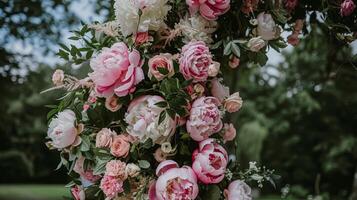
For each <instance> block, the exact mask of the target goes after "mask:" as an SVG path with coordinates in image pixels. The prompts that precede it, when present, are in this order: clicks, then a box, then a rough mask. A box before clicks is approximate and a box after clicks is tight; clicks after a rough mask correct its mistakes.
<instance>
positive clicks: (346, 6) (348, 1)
mask: <svg viewBox="0 0 357 200" xmlns="http://www.w3.org/2000/svg"><path fill="white" fill-rule="evenodd" d="M355 8H356V5H355V3H354V2H353V0H344V1H343V2H342V4H341V8H340V14H341V16H342V17H346V16H349V15H351V14H352V13H353V11H354V10H355Z"/></svg>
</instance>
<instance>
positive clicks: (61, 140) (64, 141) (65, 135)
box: [47, 109, 78, 149]
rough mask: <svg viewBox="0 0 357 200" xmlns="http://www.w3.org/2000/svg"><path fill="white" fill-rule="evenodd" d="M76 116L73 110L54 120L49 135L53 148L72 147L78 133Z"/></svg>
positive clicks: (63, 112)
mask: <svg viewBox="0 0 357 200" xmlns="http://www.w3.org/2000/svg"><path fill="white" fill-rule="evenodd" d="M75 120H76V115H75V113H74V112H73V111H72V110H69V109H67V110H64V111H62V112H60V113H58V115H57V117H56V118H54V119H52V121H51V123H50V125H49V127H48V131H47V135H48V137H49V138H50V139H51V140H52V146H53V147H55V148H58V149H62V148H65V147H68V146H70V145H72V144H73V143H74V142H75V141H76V138H77V135H78V132H77V129H76V127H75Z"/></svg>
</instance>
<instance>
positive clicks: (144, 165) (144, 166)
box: [138, 160, 150, 169]
mask: <svg viewBox="0 0 357 200" xmlns="http://www.w3.org/2000/svg"><path fill="white" fill-rule="evenodd" d="M138 164H139V167H140V168H142V169H148V168H149V167H150V163H149V162H148V161H147V160H138Z"/></svg>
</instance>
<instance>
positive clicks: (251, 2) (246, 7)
mask: <svg viewBox="0 0 357 200" xmlns="http://www.w3.org/2000/svg"><path fill="white" fill-rule="evenodd" d="M259 1H260V0H243V6H242V8H241V11H242V12H243V13H244V14H246V15H248V14H249V13H251V12H254V11H256V10H257V8H258V4H259Z"/></svg>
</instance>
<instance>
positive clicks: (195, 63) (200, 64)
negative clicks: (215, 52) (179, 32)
mask: <svg viewBox="0 0 357 200" xmlns="http://www.w3.org/2000/svg"><path fill="white" fill-rule="evenodd" d="M179 63H180V72H181V73H182V74H183V76H184V77H185V79H187V80H189V79H193V82H200V81H206V80H207V78H208V68H209V66H210V65H211V64H212V55H211V53H210V51H209V48H208V47H207V46H206V44H205V43H204V42H202V41H192V42H189V43H188V44H186V45H185V46H183V47H182V50H181V56H180V59H179Z"/></svg>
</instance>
